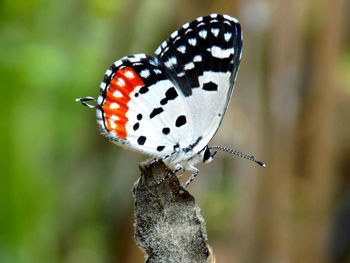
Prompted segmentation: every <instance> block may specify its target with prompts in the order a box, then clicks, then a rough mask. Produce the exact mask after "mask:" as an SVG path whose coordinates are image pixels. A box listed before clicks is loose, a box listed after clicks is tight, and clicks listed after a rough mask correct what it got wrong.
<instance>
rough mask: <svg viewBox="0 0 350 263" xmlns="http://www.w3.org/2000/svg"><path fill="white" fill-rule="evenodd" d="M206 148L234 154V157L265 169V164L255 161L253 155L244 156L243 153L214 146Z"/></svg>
mask: <svg viewBox="0 0 350 263" xmlns="http://www.w3.org/2000/svg"><path fill="white" fill-rule="evenodd" d="M208 147H209V149H216V150H220V151H223V152H227V153H231V154H234V155H236V156H238V157H241V158H244V159H248V160H250V161H253V162H255V163H257V164H259V165H260V166H262V167H266V164H265V163H263V162H260V161H258V160H256V159H255V158H254V156H253V155H250V154H246V153H244V152H240V151H237V150H233V149H230V148H226V147H221V146H216V145H215V146H208Z"/></svg>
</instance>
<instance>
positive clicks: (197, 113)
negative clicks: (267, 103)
mask: <svg viewBox="0 0 350 263" xmlns="http://www.w3.org/2000/svg"><path fill="white" fill-rule="evenodd" d="M155 54H156V58H157V59H158V61H159V64H160V65H162V66H163V67H164V68H165V70H164V72H165V73H166V75H167V77H168V78H169V79H171V80H172V81H173V82H174V83H175V85H176V87H177V89H178V90H180V91H181V92H182V94H183V95H184V97H185V101H186V104H187V105H190V106H189V111H190V116H191V117H190V119H191V120H192V121H193V123H190V126H191V128H192V130H193V131H192V132H191V133H190V134H192V136H193V137H192V138H191V141H192V142H195V141H197V140H198V138H201V139H200V140H199V142H198V143H197V144H196V145H195V149H194V151H195V152H196V151H200V150H202V149H203V148H204V147H205V146H206V145H207V144H208V142H209V141H210V140H211V138H212V137H213V136H214V134H215V133H216V131H217V129H218V128H219V126H220V124H221V122H222V118H223V116H224V114H225V112H226V109H227V106H228V104H229V102H230V99H231V95H232V92H233V88H234V82H235V80H236V76H237V72H238V68H239V63H240V59H241V54H242V33H241V28H240V25H239V22H238V21H237V20H236V19H234V18H232V17H230V16H227V15H218V14H212V15H209V16H206V17H199V18H197V19H196V20H194V21H192V22H190V23H187V24H185V25H183V26H182V27H181V28H180V29H179V30H177V31H175V32H174V33H172V34H171V36H170V38H169V39H168V40H166V41H164V42H163V43H162V44H161V45H160V46H159V48H158V49H157V50H156V52H155Z"/></svg>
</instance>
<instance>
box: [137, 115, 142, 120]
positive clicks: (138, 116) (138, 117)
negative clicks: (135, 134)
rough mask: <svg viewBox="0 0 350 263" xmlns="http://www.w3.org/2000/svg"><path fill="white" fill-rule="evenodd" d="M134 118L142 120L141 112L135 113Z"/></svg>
mask: <svg viewBox="0 0 350 263" xmlns="http://www.w3.org/2000/svg"><path fill="white" fill-rule="evenodd" d="M136 118H137V119H138V120H139V121H140V120H142V114H141V113H139V114H137V116H136Z"/></svg>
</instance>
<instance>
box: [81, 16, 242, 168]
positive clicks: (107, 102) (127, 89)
mask: <svg viewBox="0 0 350 263" xmlns="http://www.w3.org/2000/svg"><path fill="white" fill-rule="evenodd" d="M241 55H242V33H241V28H240V25H239V22H238V21H237V20H236V19H235V18H232V17H230V16H228V15H219V14H211V15H209V16H205V17H199V18H197V19H196V20H194V21H192V22H190V23H186V24H185V25H183V26H182V27H181V28H180V29H179V30H177V31H174V32H173V33H172V34H171V36H170V37H169V38H168V39H167V40H166V41H164V42H163V43H162V44H161V45H160V46H159V47H158V49H157V50H156V51H155V57H151V56H147V55H145V54H136V55H133V56H128V57H124V58H122V59H120V60H118V61H116V62H114V63H113V65H112V66H111V67H110V68H109V69H108V70H107V71H106V73H105V76H104V80H103V82H102V83H101V85H100V94H99V96H98V98H97V100H96V103H97V105H96V106H91V105H90V107H96V114H97V122H98V124H99V126H100V128H101V130H102V132H103V134H104V135H106V136H107V137H108V138H110V139H111V141H112V142H114V143H115V144H117V145H121V146H123V147H126V148H130V149H133V150H136V151H140V152H143V153H145V154H148V155H150V156H154V157H156V158H162V159H163V160H164V162H165V163H166V164H167V165H168V166H169V167H170V168H173V169H185V170H190V171H192V172H194V173H198V170H197V169H196V168H195V167H194V165H195V164H197V163H198V162H209V161H211V160H212V158H213V154H211V153H210V149H209V148H208V146H207V145H208V143H209V141H210V140H211V138H212V137H213V136H214V134H215V133H216V131H217V129H218V128H219V126H220V124H221V122H222V119H223V116H224V114H225V112H226V109H227V107H228V104H229V102H230V99H231V95H232V92H233V88H234V83H235V80H236V77H237V72H238V68H239V63H240V59H241ZM89 99H91V98H90V97H89V98H85V99H80V101H82V102H83V104H85V105H88V104H87V103H85V102H84V101H87V100H89ZM88 106H89V105H88Z"/></svg>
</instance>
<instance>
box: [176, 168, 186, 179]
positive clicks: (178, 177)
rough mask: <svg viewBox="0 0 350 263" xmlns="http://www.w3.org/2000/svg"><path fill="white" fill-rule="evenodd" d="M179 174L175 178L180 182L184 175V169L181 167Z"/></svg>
mask: <svg viewBox="0 0 350 263" xmlns="http://www.w3.org/2000/svg"><path fill="white" fill-rule="evenodd" d="M180 170H181V173H180V174H179V175H178V176H177V179H179V180H180V178H181V177H182V176H183V175H184V173H185V169H184V168H183V167H181V169H180Z"/></svg>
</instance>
